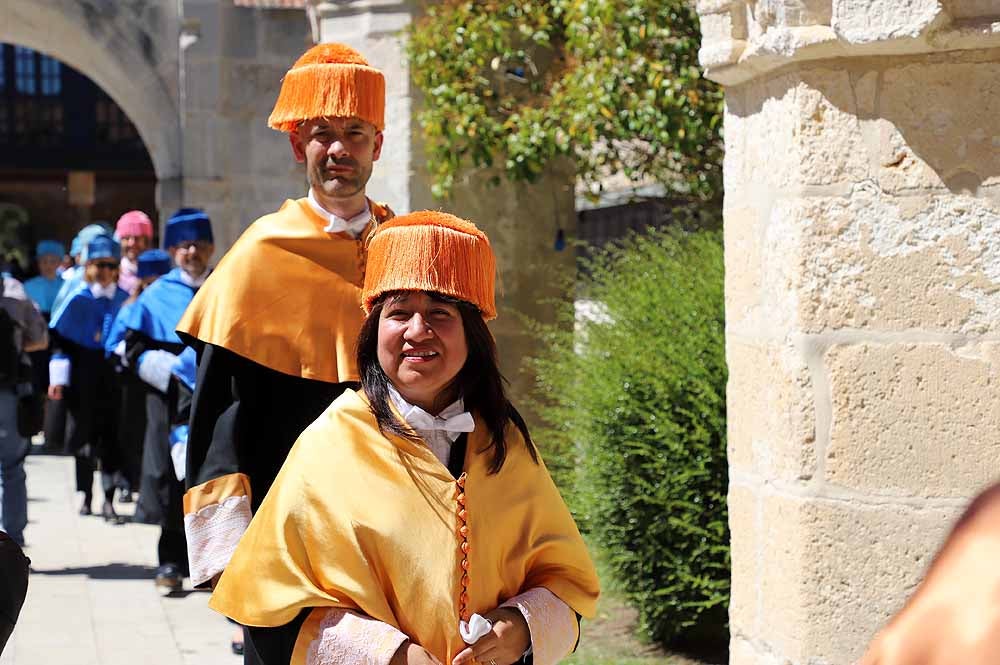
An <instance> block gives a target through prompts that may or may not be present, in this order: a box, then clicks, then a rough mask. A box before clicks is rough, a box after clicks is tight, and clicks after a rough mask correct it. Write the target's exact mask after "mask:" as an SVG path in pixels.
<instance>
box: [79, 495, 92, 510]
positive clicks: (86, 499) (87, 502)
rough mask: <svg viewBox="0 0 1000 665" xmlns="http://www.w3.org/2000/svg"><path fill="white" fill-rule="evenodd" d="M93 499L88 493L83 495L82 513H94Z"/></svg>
mask: <svg viewBox="0 0 1000 665" xmlns="http://www.w3.org/2000/svg"><path fill="white" fill-rule="evenodd" d="M92 501H93V497H91V496H89V495H87V496H84V497H83V503H82V504H81V505H80V514H81V515H93V514H94V511H93V510H92V509H91V507H90V504H91V502H92Z"/></svg>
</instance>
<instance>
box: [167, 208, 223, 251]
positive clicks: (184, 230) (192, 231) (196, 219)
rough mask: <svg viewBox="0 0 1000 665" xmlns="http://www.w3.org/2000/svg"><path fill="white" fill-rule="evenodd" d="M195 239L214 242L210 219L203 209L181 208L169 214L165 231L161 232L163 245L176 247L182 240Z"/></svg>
mask: <svg viewBox="0 0 1000 665" xmlns="http://www.w3.org/2000/svg"><path fill="white" fill-rule="evenodd" d="M197 240H204V241H205V242H214V238H213V237H212V221H211V220H210V219H209V218H208V215H206V214H205V211H204V210H199V209H198V208H181V209H180V210H178V211H177V212H175V213H174V214H173V215H171V216H170V219H168V220H167V229H166V232H165V233H164V234H163V246H164V247H176V246H177V245H179V244H180V243H182V242H190V241H197Z"/></svg>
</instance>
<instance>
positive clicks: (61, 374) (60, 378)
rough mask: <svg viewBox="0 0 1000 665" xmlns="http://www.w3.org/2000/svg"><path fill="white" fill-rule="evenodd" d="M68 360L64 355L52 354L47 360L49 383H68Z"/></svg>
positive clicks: (60, 384) (54, 384)
mask: <svg viewBox="0 0 1000 665" xmlns="http://www.w3.org/2000/svg"><path fill="white" fill-rule="evenodd" d="M69 370H70V361H69V358H67V357H66V356H52V359H51V360H49V385H53V386H68V385H69Z"/></svg>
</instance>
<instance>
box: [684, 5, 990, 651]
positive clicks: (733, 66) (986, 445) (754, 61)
mask: <svg viewBox="0 0 1000 665" xmlns="http://www.w3.org/2000/svg"><path fill="white" fill-rule="evenodd" d="M698 9H699V13H700V14H701V18H702V31H703V35H704V43H703V48H702V53H701V57H702V62H703V64H704V65H705V67H706V68H707V72H708V76H709V77H710V78H713V79H714V80H717V81H719V82H721V83H723V84H725V85H726V86H727V89H726V101H727V110H726V119H725V123H726V125H725V127H726V162H725V187H726V203H725V233H726V236H725V241H726V272H727V275H726V313H727V346H728V352H727V353H728V360H729V367H730V384H729V423H730V425H729V445H730V450H729V459H730V470H731V471H730V473H731V476H730V477H731V485H730V495H729V504H730V523H731V527H732V557H733V591H732V604H731V607H730V616H731V623H732V645H731V647H732V648H731V653H732V657H731V662H732V663H738V664H744V663H746V664H750V663H753V664H758V663H759V664H764V663H766V664H769V665H770V664H778V663H782V664H784V663H789V664H806V663H809V664H810V665H823V664H830V665H833V664H844V663H850V662H853V661H854V660H855V659H856V658H858V657H859V656H860V655H861V654H862V653H863V651H864V649H865V646H866V645H867V643H868V641H869V640H870V639H871V637H872V636H873V634H874V633H875V632H876V631H877V630H878V629H879V628H880V627H881V626H882V625H883V624H884V623H885V621H886V620H887V619H888V618H889V617H890V616H891V614H892V613H894V612H895V611H896V610H897V609H899V608H900V606H901V605H902V603H903V602H904V601H905V599H906V598H907V597H908V595H909V594H910V593H911V592H912V590H913V588H914V585H915V584H916V582H917V581H918V580H919V579H920V577H921V576H922V574H923V572H924V570H925V569H926V567H927V565H928V563H929V561H930V556H931V554H932V553H933V552H934V551H935V549H936V548H937V546H938V545H939V544H940V541H941V539H942V537H943V535H944V534H945V533H946V531H947V529H948V528H949V526H950V524H951V522H952V521H953V520H954V518H955V517H956V515H957V513H958V512H959V511H960V510H961V508H962V506H964V505H965V503H966V502H967V500H968V499H969V498H970V497H971V496H973V495H974V494H975V493H976V492H977V491H978V490H980V489H981V488H983V486H984V485H986V484H988V483H990V482H991V481H994V480H997V479H1000V389H998V381H1000V5H998V3H996V2H992V1H977V0H941V1H937V0H758V1H756V2H754V1H750V0H736V1H733V0H699V2H698Z"/></svg>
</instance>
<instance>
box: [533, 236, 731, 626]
mask: <svg viewBox="0 0 1000 665" xmlns="http://www.w3.org/2000/svg"><path fill="white" fill-rule="evenodd" d="M586 274H587V275H589V277H588V278H586V279H585V280H584V282H583V283H582V284H581V286H580V288H579V291H580V293H581V294H582V297H583V298H585V300H583V301H578V303H577V305H576V310H575V312H574V311H573V305H564V306H563V307H564V310H562V311H560V312H558V314H559V320H560V321H561V322H563V323H561V324H556V325H551V326H546V325H536V326H535V329H534V333H535V335H536V337H537V339H538V340H539V346H540V347H541V348H542V350H541V351H540V352H539V355H538V357H536V358H534V359H533V368H534V369H535V371H536V375H537V377H538V379H537V381H538V383H537V388H538V391H537V393H538V396H539V403H538V404H536V405H535V406H536V411H537V412H539V413H540V414H541V416H542V418H543V420H544V422H545V427H544V428H543V429H542V430H540V431H537V432H535V436H534V438H535V440H536V441H538V443H539V445H540V447H541V450H542V452H543V454H544V455H545V458H546V463H547V464H548V465H549V467H550V468H551V469H552V470H553V473H554V475H555V476H556V479H557V482H559V484H560V487H561V488H562V489H563V491H564V493H565V494H566V496H567V498H568V500H569V503H570V505H571V508H572V509H573V511H574V513H575V515H576V516H577V518H578V520H579V522H580V523H581V525H582V527H583V528H584V529H585V530H587V531H588V532H589V536H590V540H591V542H594V543H596V544H597V545H598V546H599V547H600V548H601V549H602V550H603V551H604V552H605V553H606V554H607V557H606V558H607V560H608V562H609V566H610V568H611V570H612V573H613V574H614V575H615V577H616V579H617V581H618V582H620V586H621V587H622V589H623V591H624V593H625V594H626V596H627V597H628V598H629V600H630V601H631V602H632V603H633V604H635V606H636V607H637V608H638V610H639V615H640V626H641V627H642V629H643V630H644V631H645V633H646V636H647V637H649V638H651V639H655V640H658V641H661V642H666V643H669V642H671V641H673V640H675V639H677V638H680V637H690V636H691V635H699V636H703V635H705V634H714V636H715V637H716V639H719V637H718V636H719V633H722V632H724V626H725V620H726V619H725V617H726V611H727V607H728V603H729V530H728V528H727V523H728V522H727V520H728V517H727V510H726V491H727V487H728V473H727V463H726V394H725V388H726V376H727V373H726V364H725V335H724V330H725V324H724V302H723V261H722V238H721V235H720V234H719V233H718V232H705V231H701V232H696V233H689V234H685V233H681V232H676V231H674V232H667V231H652V232H649V233H648V234H646V235H637V236H632V237H631V238H629V239H628V240H626V241H625V242H623V243H622V244H621V245H620V246H618V247H612V248H611V249H609V250H607V251H604V252H599V253H598V254H597V255H596V256H595V257H594V258H593V259H592V260H591V261H590V262H589V264H588V266H587V271H586ZM581 302H583V303H586V304H581ZM568 318H575V323H576V325H575V331H574V330H573V329H572V328H568V327H567V326H565V322H566V321H567V320H568ZM560 326H561V327H560ZM723 639H724V638H723Z"/></svg>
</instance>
